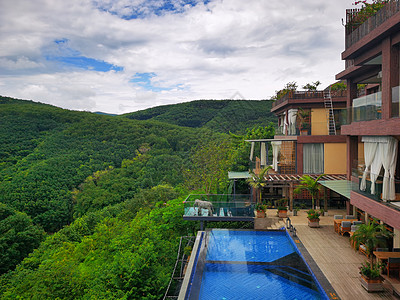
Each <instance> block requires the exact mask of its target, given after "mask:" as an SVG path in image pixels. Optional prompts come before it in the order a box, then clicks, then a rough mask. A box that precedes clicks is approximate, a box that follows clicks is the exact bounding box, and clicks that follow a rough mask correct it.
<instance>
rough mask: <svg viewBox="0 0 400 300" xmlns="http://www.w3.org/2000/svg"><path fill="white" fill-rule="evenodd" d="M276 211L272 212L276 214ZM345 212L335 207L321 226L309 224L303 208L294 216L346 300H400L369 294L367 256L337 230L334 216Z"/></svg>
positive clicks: (301, 235) (311, 251)
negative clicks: (364, 274) (364, 272)
mask: <svg viewBox="0 0 400 300" xmlns="http://www.w3.org/2000/svg"><path fill="white" fill-rule="evenodd" d="M275 213H276V210H274V211H273V210H271V211H269V212H268V215H269V216H273V214H275ZM334 214H342V215H344V214H345V212H344V211H340V210H331V211H329V215H330V216H326V217H325V216H323V217H321V220H320V225H321V227H320V228H310V227H308V225H307V222H308V221H307V214H306V212H305V211H299V215H298V216H290V219H291V220H292V224H293V225H294V226H295V227H296V229H297V236H298V237H299V239H300V240H301V242H302V243H303V245H304V246H305V248H306V249H307V251H308V252H309V254H310V255H311V256H312V258H313V259H314V261H315V262H316V264H317V265H318V267H319V268H320V269H321V271H322V272H323V273H324V275H325V277H326V278H327V279H328V281H329V282H330V284H331V285H332V287H333V288H334V289H335V291H336V293H337V295H338V296H339V297H340V299H342V300H347V299H348V300H354V299H397V298H394V296H392V295H391V294H390V293H389V291H385V292H380V293H368V292H367V291H366V290H365V289H364V288H363V287H362V286H361V283H360V274H359V267H360V265H361V263H362V262H364V261H365V259H366V257H365V256H364V255H362V254H359V253H357V252H355V251H354V249H353V248H351V247H350V243H349V237H348V236H341V235H339V234H337V233H335V232H334V230H333V215H334ZM332 299H333V298H332Z"/></svg>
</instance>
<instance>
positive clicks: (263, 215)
mask: <svg viewBox="0 0 400 300" xmlns="http://www.w3.org/2000/svg"><path fill="white" fill-rule="evenodd" d="M256 216H257V218H265V216H266V214H265V211H264V210H257V213H256Z"/></svg>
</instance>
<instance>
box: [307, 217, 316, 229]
mask: <svg viewBox="0 0 400 300" xmlns="http://www.w3.org/2000/svg"><path fill="white" fill-rule="evenodd" d="M308 226H309V227H311V228H318V227H319V219H313V220H310V219H308Z"/></svg>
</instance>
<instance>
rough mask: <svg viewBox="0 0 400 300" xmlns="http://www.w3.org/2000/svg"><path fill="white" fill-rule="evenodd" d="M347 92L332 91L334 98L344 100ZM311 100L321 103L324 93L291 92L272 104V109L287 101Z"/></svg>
mask: <svg viewBox="0 0 400 300" xmlns="http://www.w3.org/2000/svg"><path fill="white" fill-rule="evenodd" d="M346 95H347V91H346V90H344V91H331V97H332V98H343V97H346ZM306 99H307V100H311V101H313V100H314V101H315V102H321V99H324V91H290V92H288V93H287V94H286V95H284V96H283V97H282V98H280V99H278V100H275V101H274V102H273V103H272V108H274V107H276V106H278V105H280V104H282V103H283V102H285V101H287V100H295V101H298V102H302V100H306Z"/></svg>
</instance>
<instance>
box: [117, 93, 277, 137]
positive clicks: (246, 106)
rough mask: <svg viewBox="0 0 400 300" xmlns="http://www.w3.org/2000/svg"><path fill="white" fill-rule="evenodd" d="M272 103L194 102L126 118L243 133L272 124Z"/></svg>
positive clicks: (234, 101)
mask: <svg viewBox="0 0 400 300" xmlns="http://www.w3.org/2000/svg"><path fill="white" fill-rule="evenodd" d="M271 106H272V101H267V100H264V101H255V100H218V101H217V100H197V101H192V102H186V103H179V104H173V105H164V106H157V107H153V108H149V109H145V110H141V111H137V112H133V113H129V114H125V115H124V116H126V117H127V118H129V119H135V120H157V121H162V122H166V123H170V124H175V125H179V126H185V127H197V128H198V127H207V128H210V129H212V130H215V131H219V132H225V133H228V132H233V133H245V130H246V128H251V127H254V126H267V125H268V124H269V123H270V122H273V123H276V122H277V118H276V116H275V115H274V114H273V113H271V111H270V110H271Z"/></svg>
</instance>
